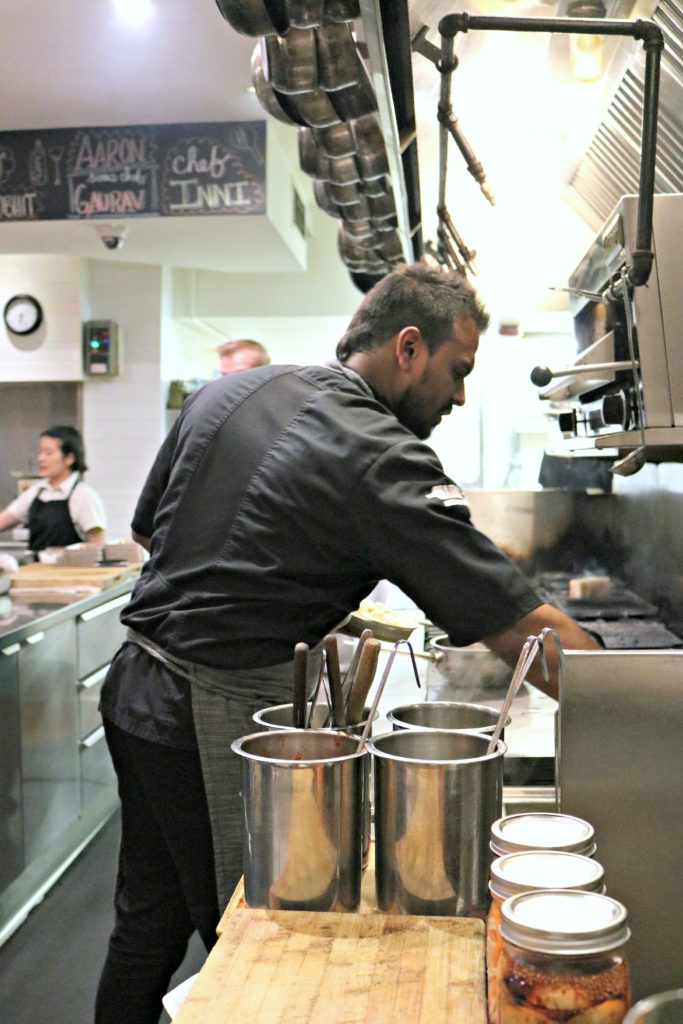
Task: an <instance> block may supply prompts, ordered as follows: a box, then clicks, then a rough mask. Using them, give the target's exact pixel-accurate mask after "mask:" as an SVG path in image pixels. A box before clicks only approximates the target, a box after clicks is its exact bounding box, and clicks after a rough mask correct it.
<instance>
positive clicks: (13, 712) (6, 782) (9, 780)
mask: <svg viewBox="0 0 683 1024" xmlns="http://www.w3.org/2000/svg"><path fill="white" fill-rule="evenodd" d="M19 650H20V647H19V644H12V645H11V646H9V647H6V648H5V649H4V650H3V651H2V652H0V723H1V725H0V728H1V729H2V740H1V741H0V891H2V890H3V889H4V888H5V886H7V885H9V883H10V882H12V881H14V879H15V878H17V876H18V875H20V874H21V872H22V870H23V867H24V836H23V812H22V804H21V724H20V717H19V667H18V660H19V659H18V654H19Z"/></svg>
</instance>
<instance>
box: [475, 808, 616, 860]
mask: <svg viewBox="0 0 683 1024" xmlns="http://www.w3.org/2000/svg"><path fill="white" fill-rule="evenodd" d="M490 846H491V850H492V851H493V853H494V854H495V855H496V857H502V856H503V855H504V854H506V853H521V852H523V851H524V850H560V851H562V852H564V853H578V854H581V855H582V856H584V857H592V856H593V854H594V853H595V849H596V847H595V830H594V828H593V826H592V825H591V824H589V822H587V821H584V820H583V818H576V817H575V816H574V815H573V814H560V813H556V812H554V811H527V812H526V813H524V814H508V815H507V816H506V817H503V818H499V819H498V821H494V823H493V825H492V826H491V840H490Z"/></svg>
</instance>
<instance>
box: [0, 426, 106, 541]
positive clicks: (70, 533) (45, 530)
mask: <svg viewBox="0 0 683 1024" xmlns="http://www.w3.org/2000/svg"><path fill="white" fill-rule="evenodd" d="M87 468H88V467H87V465H86V462H85V447H84V445H83V438H82V437H81V434H80V433H79V431H78V430H76V428H75V427H50V428H49V429H48V430H44V431H43V433H42V434H41V435H40V444H39V446H38V472H39V474H40V476H41V477H42V478H43V482H41V483H37V484H34V485H33V487H29V488H28V489H27V490H25V491H24V492H23V494H20V495H19V497H18V498H15V499H14V501H12V502H10V504H9V505H8V506H7V508H6V509H4V510H3V511H2V512H0V530H7V529H9V528H10V527H12V526H18V525H22V526H23V525H28V528H29V547H30V548H31V550H32V551H43V550H44V548H50V547H58V548H64V547H67V545H69V544H78V543H81V542H82V541H86V542H87V543H88V544H104V530H105V526H106V522H105V517H104V508H103V506H102V501H101V499H100V497H99V495H98V494H97V493H96V492H95V491H94V490H93V489H92V487H88V485H87V484H86V483H84V482H83V474H84V473H85V471H86V469H87Z"/></svg>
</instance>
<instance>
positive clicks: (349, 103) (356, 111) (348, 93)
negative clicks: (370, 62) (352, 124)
mask: <svg viewBox="0 0 683 1024" xmlns="http://www.w3.org/2000/svg"><path fill="white" fill-rule="evenodd" d="M358 67H359V77H358V81H357V82H356V83H355V85H350V86H346V87H345V88H343V89H335V90H334V91H333V92H330V103H331V104H332V106H333V107H334V109H335V110H336V111H337V114H338V115H339V118H340V120H342V121H354V120H355V119H356V118H357V117H363V116H364V115H365V114H371V113H372V112H373V111H375V110H377V101H376V99H375V92H374V90H373V88H372V82H371V81H370V78H369V76H368V73H367V71H366V70H365V67H364V65H363V62H362V61H361V60H360V58H359V59H358Z"/></svg>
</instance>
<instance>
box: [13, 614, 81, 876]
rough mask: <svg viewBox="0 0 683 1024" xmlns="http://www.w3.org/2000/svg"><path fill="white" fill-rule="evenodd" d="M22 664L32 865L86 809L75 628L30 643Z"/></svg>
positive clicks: (66, 626)
mask: <svg viewBox="0 0 683 1024" xmlns="http://www.w3.org/2000/svg"><path fill="white" fill-rule="evenodd" d="M17 658H18V670H19V706H20V716H21V767H22V779H23V810H24V852H25V858H26V863H30V862H31V861H32V860H34V859H35V858H36V857H38V856H39V855H40V854H41V853H43V852H44V851H45V850H47V849H48V847H49V846H50V844H51V843H52V842H53V841H54V840H55V839H56V838H57V837H58V836H59V835H60V833H61V832H63V831H64V830H65V829H66V828H68V826H69V825H70V824H71V823H72V822H73V820H74V819H75V818H76V817H78V815H79V813H80V809H81V794H80V778H79V761H78V738H79V737H78V702H77V698H76V692H75V687H74V680H75V678H76V626H75V623H74V622H73V621H72V620H70V621H68V622H63V623H61V624H59V625H57V626H52V627H51V628H50V629H47V630H45V631H44V632H39V633H34V634H33V635H31V636H29V637H27V639H26V640H23V641H22V642H21V644H20V650H19V652H18V655H17Z"/></svg>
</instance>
